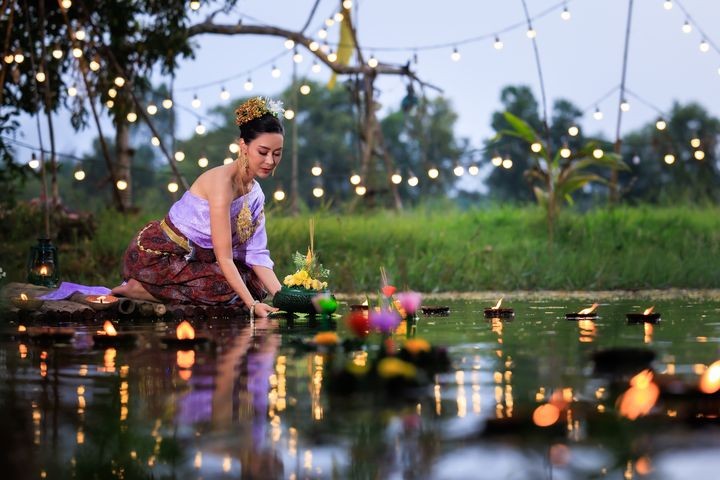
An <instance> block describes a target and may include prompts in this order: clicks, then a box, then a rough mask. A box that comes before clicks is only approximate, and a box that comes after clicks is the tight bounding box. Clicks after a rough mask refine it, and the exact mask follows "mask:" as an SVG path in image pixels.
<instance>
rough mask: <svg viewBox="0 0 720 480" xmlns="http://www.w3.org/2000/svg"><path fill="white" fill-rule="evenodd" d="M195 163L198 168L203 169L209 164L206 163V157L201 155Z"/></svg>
mask: <svg viewBox="0 0 720 480" xmlns="http://www.w3.org/2000/svg"><path fill="white" fill-rule="evenodd" d="M197 163H198V167H200V168H205V167H207V166H208V164H209V163H210V162H208V159H207V157H206V156H205V155H203V156H202V157H200V158H198V162H197Z"/></svg>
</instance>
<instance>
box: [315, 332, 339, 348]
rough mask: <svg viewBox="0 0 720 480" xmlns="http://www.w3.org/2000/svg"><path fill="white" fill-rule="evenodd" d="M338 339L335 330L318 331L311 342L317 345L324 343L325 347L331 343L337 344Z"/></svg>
mask: <svg viewBox="0 0 720 480" xmlns="http://www.w3.org/2000/svg"><path fill="white" fill-rule="evenodd" d="M339 341H340V339H339V338H338V335H337V333H335V332H319V333H317V334H316V335H315V338H313V342H315V343H316V344H318V345H325V346H327V347H329V346H331V345H337V344H338V342H339Z"/></svg>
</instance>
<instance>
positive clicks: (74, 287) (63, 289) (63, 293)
mask: <svg viewBox="0 0 720 480" xmlns="http://www.w3.org/2000/svg"><path fill="white" fill-rule="evenodd" d="M110 292H111V290H110V289H109V288H107V287H93V286H90V285H80V284H79V283H70V282H62V283H61V284H60V286H59V287H58V288H57V290H55V291H54V292H50V293H46V294H45V295H43V296H42V297H39V298H41V299H42V300H65V299H66V298H69V297H70V296H72V294H74V293H82V294H84V295H109V294H110Z"/></svg>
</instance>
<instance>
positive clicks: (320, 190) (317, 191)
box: [312, 187, 325, 198]
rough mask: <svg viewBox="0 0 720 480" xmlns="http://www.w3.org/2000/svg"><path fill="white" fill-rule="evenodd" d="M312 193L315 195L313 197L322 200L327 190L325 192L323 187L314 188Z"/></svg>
mask: <svg viewBox="0 0 720 480" xmlns="http://www.w3.org/2000/svg"><path fill="white" fill-rule="evenodd" d="M312 193H313V197H315V198H320V197H322V196H323V195H325V190H323V188H322V187H315V188H313V191H312Z"/></svg>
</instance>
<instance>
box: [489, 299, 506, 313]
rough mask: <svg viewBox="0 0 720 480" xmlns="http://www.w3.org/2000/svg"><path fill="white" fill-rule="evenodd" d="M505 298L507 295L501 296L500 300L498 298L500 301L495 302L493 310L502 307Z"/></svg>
mask: <svg viewBox="0 0 720 480" xmlns="http://www.w3.org/2000/svg"><path fill="white" fill-rule="evenodd" d="M503 298H505V297H501V298H500V300H498V302H497V303H496V304H495V306H494V307H492V308H493V310H497V309H498V308H500V305H502V301H503Z"/></svg>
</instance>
